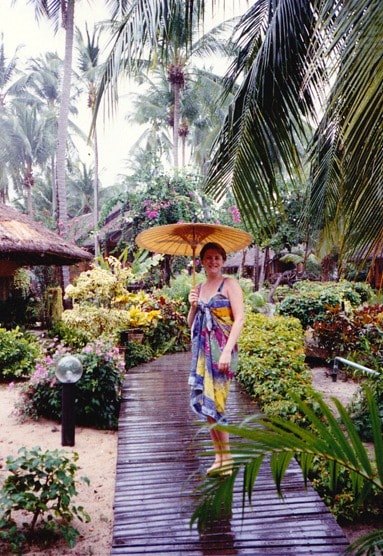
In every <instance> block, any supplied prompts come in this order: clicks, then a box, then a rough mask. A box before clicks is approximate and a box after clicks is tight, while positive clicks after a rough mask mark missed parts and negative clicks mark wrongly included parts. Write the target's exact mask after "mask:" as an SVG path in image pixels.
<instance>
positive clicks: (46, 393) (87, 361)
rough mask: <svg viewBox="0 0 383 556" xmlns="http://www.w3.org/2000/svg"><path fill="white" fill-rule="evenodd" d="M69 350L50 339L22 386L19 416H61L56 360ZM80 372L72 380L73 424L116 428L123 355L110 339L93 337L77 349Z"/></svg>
mask: <svg viewBox="0 0 383 556" xmlns="http://www.w3.org/2000/svg"><path fill="white" fill-rule="evenodd" d="M69 353H71V350H70V348H68V347H67V346H63V345H62V344H58V343H57V342H56V341H55V340H54V339H53V340H52V341H51V342H50V343H49V344H48V345H47V346H46V350H45V354H44V357H43V358H41V359H40V360H39V361H38V363H37V364H36V370H35V372H34V374H33V375H32V376H31V379H30V381H29V382H28V383H27V384H25V385H24V386H23V389H22V394H21V401H20V403H19V412H20V414H21V415H22V416H29V417H33V418H38V417H46V418H48V419H54V420H57V421H59V420H60V418H61V389H62V386H61V383H60V382H59V381H58V380H57V378H56V376H55V372H56V367H57V363H58V361H59V360H60V359H61V357H63V356H64V355H68V354H69ZM73 355H76V356H77V357H79V359H80V360H81V363H82V365H83V375H82V377H81V379H80V380H79V381H78V382H77V383H76V399H75V403H76V423H77V424H78V425H82V426H91V427H96V428H99V429H116V428H117V424H118V414H119V407H120V399H121V387H122V380H123V375H124V372H125V367H124V361H123V356H122V355H121V354H120V353H119V352H118V348H117V347H115V346H113V345H112V344H111V343H110V342H104V341H102V340H96V341H94V342H91V343H88V344H87V345H86V346H85V347H84V348H83V349H82V350H81V351H80V352H78V353H73Z"/></svg>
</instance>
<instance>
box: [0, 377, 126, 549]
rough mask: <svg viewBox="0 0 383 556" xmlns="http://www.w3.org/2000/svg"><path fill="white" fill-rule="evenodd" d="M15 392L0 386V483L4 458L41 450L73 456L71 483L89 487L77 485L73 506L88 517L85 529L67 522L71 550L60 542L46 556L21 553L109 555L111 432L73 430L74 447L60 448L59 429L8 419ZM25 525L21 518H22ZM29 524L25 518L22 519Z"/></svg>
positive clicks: (47, 423)
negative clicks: (73, 533)
mask: <svg viewBox="0 0 383 556" xmlns="http://www.w3.org/2000/svg"><path fill="white" fill-rule="evenodd" d="M16 397H17V388H14V389H9V388H8V387H7V386H6V385H0V423H1V428H0V483H2V482H3V480H4V479H5V476H6V474H7V473H6V472H5V470H4V464H5V460H6V458H7V456H10V455H12V456H16V455H17V452H18V450H19V449H20V448H21V447H23V446H25V447H27V448H34V447H35V446H40V448H41V449H42V450H56V449H58V450H65V452H68V453H69V454H71V453H72V452H73V451H75V452H77V453H78V455H79V459H78V461H77V463H76V465H77V466H78V468H79V469H78V472H77V478H78V479H80V477H83V476H85V477H88V479H89V481H90V485H89V486H88V485H87V484H86V483H83V482H82V481H81V482H79V484H78V485H77V490H78V493H79V494H78V496H77V497H76V498H74V499H73V503H74V505H76V506H80V505H81V506H83V507H84V509H85V510H86V511H87V512H88V514H89V515H90V517H91V521H90V522H89V523H81V522H80V521H77V520H76V522H73V526H74V527H75V528H76V529H77V530H78V531H79V532H80V534H81V536H80V538H79V539H78V541H77V542H76V545H75V547H74V548H73V549H70V548H69V547H68V545H67V544H66V542H65V541H63V542H60V544H58V545H55V546H54V548H52V549H51V550H49V549H47V548H39V547H37V546H32V547H31V548H30V550H29V551H27V552H24V553H23V554H24V555H28V556H35V555H36V556H37V555H39V556H42V555H43V554H44V556H61V555H69V554H70V555H73V556H88V555H89V556H90V555H95V556H108V555H109V554H110V547H111V539H112V527H113V499H114V481H115V472H116V457H117V432H111V431H98V430H94V429H87V428H81V427H76V429H75V445H74V447H67V446H65V447H63V446H62V445H61V424H60V423H55V422H53V421H47V420H44V419H41V420H39V421H26V422H24V423H20V422H19V419H18V417H17V416H16V415H15V414H14V413H13V411H14V402H15V399H16ZM24 519H25V517H24ZM28 521H29V516H28ZM3 550H4V549H1V548H0V553H1V554H2V556H5V552H4V551H3Z"/></svg>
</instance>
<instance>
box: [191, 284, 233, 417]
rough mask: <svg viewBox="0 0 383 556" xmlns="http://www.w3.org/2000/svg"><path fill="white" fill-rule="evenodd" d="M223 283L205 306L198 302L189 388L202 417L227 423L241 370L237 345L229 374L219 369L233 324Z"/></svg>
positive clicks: (193, 404)
mask: <svg viewBox="0 0 383 556" xmlns="http://www.w3.org/2000/svg"><path fill="white" fill-rule="evenodd" d="M224 281H225V280H223V281H222V283H221V284H220V286H219V288H218V290H217V292H216V293H215V294H214V295H213V296H212V297H211V298H210V300H209V301H208V302H207V303H205V302H204V301H202V300H200V299H199V300H198V306H197V312H196V315H195V318H194V322H193V326H192V330H191V334H192V363H191V369H190V375H189V385H190V386H191V387H192V390H191V398H190V403H191V407H192V408H193V410H194V411H195V413H197V415H199V416H200V417H201V416H202V417H204V418H205V419H206V418H207V417H208V416H209V417H212V418H213V419H214V420H215V421H217V422H219V423H221V424H226V423H227V419H226V416H225V405H226V400H227V396H228V394H229V390H230V383H231V379H232V378H233V376H234V374H235V372H236V370H237V346H235V347H234V349H233V352H232V357H231V368H230V371H229V372H228V373H222V372H220V371H219V370H218V361H219V358H220V355H221V352H222V350H223V348H224V347H225V345H226V342H227V339H228V337H229V334H230V330H231V327H232V324H233V314H232V311H231V306H230V301H229V299H228V298H227V297H226V296H224V295H223V294H222V293H221V292H222V287H223V284H224Z"/></svg>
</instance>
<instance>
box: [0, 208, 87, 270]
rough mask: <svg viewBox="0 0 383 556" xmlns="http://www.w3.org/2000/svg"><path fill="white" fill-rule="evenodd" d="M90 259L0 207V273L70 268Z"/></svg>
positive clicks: (24, 216)
mask: <svg viewBox="0 0 383 556" xmlns="http://www.w3.org/2000/svg"><path fill="white" fill-rule="evenodd" d="M92 258H93V256H92V255H91V254H90V253H88V251H85V249H81V248H80V247H77V245H75V244H74V243H73V244H72V243H70V242H69V241H66V240H65V239H63V238H62V237H60V236H59V235H58V234H56V233H55V232H52V231H51V230H48V228H46V227H45V226H43V225H42V224H40V223H39V222H35V221H34V220H33V219H32V218H30V217H29V216H27V215H25V214H22V213H21V212H19V211H17V210H15V209H14V208H12V207H9V206H8V205H4V204H1V203H0V269H1V268H3V269H5V268H6V267H10V268H12V267H14V269H16V268H17V267H20V266H37V265H72V264H75V263H78V262H80V261H83V260H91V259H92ZM0 274H1V273H0ZM5 275H6V274H5ZM8 275H9V274H8ZM3 276H4V273H3Z"/></svg>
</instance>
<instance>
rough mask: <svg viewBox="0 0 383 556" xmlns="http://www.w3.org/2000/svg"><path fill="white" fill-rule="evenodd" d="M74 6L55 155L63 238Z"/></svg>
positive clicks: (65, 272)
mask: <svg viewBox="0 0 383 556" xmlns="http://www.w3.org/2000/svg"><path fill="white" fill-rule="evenodd" d="M74 6H75V0H68V3H67V11H66V14H65V21H64V26H65V59H64V74H63V81H62V90H61V102H60V112H59V119H58V128H57V155H56V182H57V218H58V229H59V231H60V234H61V235H63V236H64V237H65V238H66V237H67V235H68V209H67V198H66V182H65V171H66V145H67V135H68V116H69V102H70V89H71V80H72V55H73V31H74ZM61 277H62V284H61V286H62V288H63V291H65V288H66V286H67V285H68V284H69V268H68V267H67V266H65V267H64V266H63V267H62V276H61Z"/></svg>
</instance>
